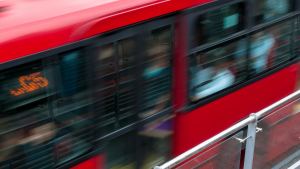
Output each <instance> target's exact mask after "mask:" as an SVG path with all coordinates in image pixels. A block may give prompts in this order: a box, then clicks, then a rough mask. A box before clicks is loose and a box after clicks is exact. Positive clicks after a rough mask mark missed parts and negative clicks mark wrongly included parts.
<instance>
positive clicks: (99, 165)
mask: <svg viewBox="0 0 300 169" xmlns="http://www.w3.org/2000/svg"><path fill="white" fill-rule="evenodd" d="M105 163H106V162H105V155H104V154H101V155H98V156H96V157H93V158H91V159H89V160H87V161H85V162H83V163H80V164H78V165H76V166H74V167H72V168H71V169H105Z"/></svg>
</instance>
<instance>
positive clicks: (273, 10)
mask: <svg viewBox="0 0 300 169" xmlns="http://www.w3.org/2000/svg"><path fill="white" fill-rule="evenodd" d="M289 4H290V3H289V1H288V0H266V1H265V3H264V8H263V9H264V11H265V13H264V22H269V21H272V20H275V19H277V18H279V17H281V16H283V15H285V14H287V13H288V12H289V8H290V7H289Z"/></svg>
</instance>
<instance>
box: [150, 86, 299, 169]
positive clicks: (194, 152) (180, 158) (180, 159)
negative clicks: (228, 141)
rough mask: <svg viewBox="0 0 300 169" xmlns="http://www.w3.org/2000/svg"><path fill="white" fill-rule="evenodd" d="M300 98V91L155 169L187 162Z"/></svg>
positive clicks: (169, 168) (167, 167)
mask: <svg viewBox="0 0 300 169" xmlns="http://www.w3.org/2000/svg"><path fill="white" fill-rule="evenodd" d="M299 97H300V90H298V91H296V92H294V93H292V94H291V95H289V96H287V97H285V98H283V99H281V100H279V101H277V102H276V103H274V104H272V105H270V106H268V107H266V108H264V109H262V110H261V111H259V112H257V113H255V115H250V116H249V117H247V118H246V119H244V120H242V121H240V122H239V123H237V124H235V125H233V126H232V127H230V128H228V129H226V130H224V131H222V132H221V133H219V134H217V135H215V136H214V137H212V138H210V139H208V140H206V141H204V142H203V143H201V144H199V145H197V146H196V147H194V148H192V149H190V150H188V151H186V152H184V153H183V154H181V155H179V156H177V157H176V158H174V159H172V160H170V161H168V162H166V163H165V164H163V165H161V166H156V167H154V169H171V168H172V167H175V166H177V165H178V164H180V163H182V162H184V161H186V160H187V159H189V158H191V157H193V156H194V155H197V154H198V153H200V152H201V151H203V150H205V149H207V148H209V147H210V146H212V145H214V144H215V143H217V142H219V141H222V140H223V139H224V138H226V137H227V136H229V135H231V134H233V133H235V132H237V131H239V130H240V129H242V128H244V127H245V126H247V125H248V124H250V123H254V122H255V121H256V120H257V119H259V118H261V117H264V116H265V115H267V114H269V113H271V112H272V111H274V110H276V109H278V108H280V107H281V106H284V105H285V104H287V103H289V102H290V101H292V100H294V99H297V98H299Z"/></svg>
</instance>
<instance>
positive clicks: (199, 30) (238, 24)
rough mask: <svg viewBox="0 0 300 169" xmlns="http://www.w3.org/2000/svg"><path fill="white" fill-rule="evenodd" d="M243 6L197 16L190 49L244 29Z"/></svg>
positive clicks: (238, 5)
mask: <svg viewBox="0 0 300 169" xmlns="http://www.w3.org/2000/svg"><path fill="white" fill-rule="evenodd" d="M245 22H246V21H245V5H244V3H237V4H233V5H229V6H226V7H223V8H220V9H215V10H212V11H210V12H207V13H204V14H201V15H199V16H198V17H197V18H196V19H195V21H194V23H193V24H192V27H193V34H192V35H191V37H192V38H193V39H191V40H192V42H191V46H192V47H197V46H200V45H204V44H206V43H211V42H215V41H218V40H221V39H223V38H226V37H229V36H231V35H233V34H235V33H237V32H239V31H242V30H244V29H245Z"/></svg>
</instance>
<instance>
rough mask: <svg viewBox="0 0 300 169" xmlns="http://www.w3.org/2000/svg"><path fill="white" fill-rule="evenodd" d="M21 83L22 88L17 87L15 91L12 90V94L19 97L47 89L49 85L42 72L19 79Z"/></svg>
mask: <svg viewBox="0 0 300 169" xmlns="http://www.w3.org/2000/svg"><path fill="white" fill-rule="evenodd" d="M19 82H20V87H16V89H15V90H14V89H10V90H9V91H10V94H12V95H14V96H19V95H22V94H24V93H29V92H32V91H34V90H37V89H39V88H43V87H46V86H48V84H49V82H48V80H47V79H46V78H44V77H42V76H41V72H36V73H32V74H30V75H29V76H22V77H20V78H19Z"/></svg>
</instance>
